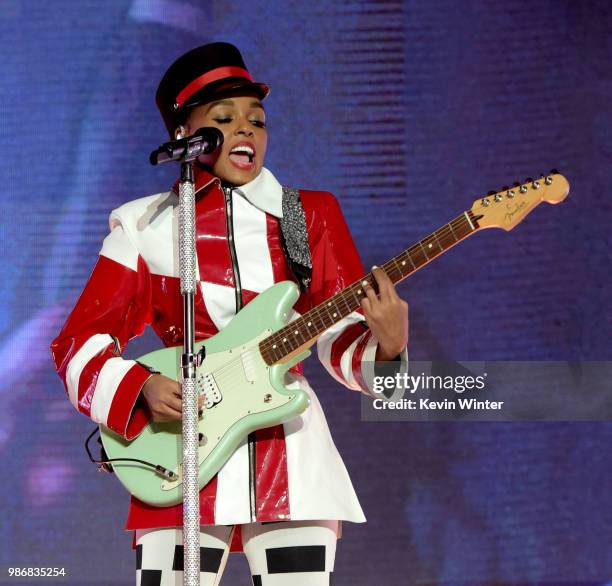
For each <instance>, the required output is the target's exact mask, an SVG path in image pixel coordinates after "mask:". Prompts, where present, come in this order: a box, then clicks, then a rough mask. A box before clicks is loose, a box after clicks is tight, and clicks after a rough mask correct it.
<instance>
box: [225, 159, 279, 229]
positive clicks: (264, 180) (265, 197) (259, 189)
mask: <svg viewBox="0 0 612 586" xmlns="http://www.w3.org/2000/svg"><path fill="white" fill-rule="evenodd" d="M234 191H237V192H238V193H240V195H242V196H244V197H245V198H246V199H248V200H249V201H250V202H251V203H252V204H253V205H254V206H255V207H256V208H259V209H260V210H262V211H264V212H268V213H269V214H272V215H273V216H276V217H277V218H282V217H283V187H282V185H281V184H280V183H279V182H278V180H277V179H276V177H274V175H273V174H272V172H271V171H269V170H268V169H266V168H265V167H262V169H261V172H260V173H259V175H257V177H255V179H253V180H252V181H249V182H248V183H245V184H244V185H241V186H240V187H235V188H234Z"/></svg>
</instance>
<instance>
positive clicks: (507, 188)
mask: <svg viewBox="0 0 612 586" xmlns="http://www.w3.org/2000/svg"><path fill="white" fill-rule="evenodd" d="M509 189H510V187H508V186H507V185H504V186H503V187H502V188H501V189H500V191H508V190H509Z"/></svg>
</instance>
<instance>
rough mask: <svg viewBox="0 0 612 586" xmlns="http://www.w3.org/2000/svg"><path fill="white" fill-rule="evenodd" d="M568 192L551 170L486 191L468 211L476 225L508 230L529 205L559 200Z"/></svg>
mask: <svg viewBox="0 0 612 586" xmlns="http://www.w3.org/2000/svg"><path fill="white" fill-rule="evenodd" d="M568 193H569V183H568V182H567V179H566V178H565V177H563V175H561V174H560V173H559V172H558V171H556V170H555V169H553V170H552V171H551V172H550V173H549V174H548V175H542V176H541V177H539V178H537V179H532V178H531V177H529V178H527V179H525V182H524V183H522V184H521V183H518V182H517V183H514V185H513V186H512V187H503V188H502V189H501V191H498V192H495V191H490V192H489V193H488V194H487V195H486V196H485V197H483V198H481V199H477V200H476V201H475V202H474V204H473V205H472V210H471V211H472V213H473V214H474V216H475V219H476V221H477V222H478V226H479V227H480V228H503V229H504V230H512V228H514V227H515V226H516V225H517V224H519V223H520V222H522V220H523V218H525V216H527V214H529V212H531V210H532V209H533V208H535V207H536V206H537V205H539V204H540V203H542V202H543V201H545V202H547V203H552V204H556V203H561V202H562V201H563V200H564V199H565V198H566V197H567V194H568Z"/></svg>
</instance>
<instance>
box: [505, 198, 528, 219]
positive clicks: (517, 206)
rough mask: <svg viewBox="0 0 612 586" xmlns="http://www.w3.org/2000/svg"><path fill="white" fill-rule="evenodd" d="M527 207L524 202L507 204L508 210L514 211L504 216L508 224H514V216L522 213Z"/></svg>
mask: <svg viewBox="0 0 612 586" xmlns="http://www.w3.org/2000/svg"><path fill="white" fill-rule="evenodd" d="M526 205H527V204H526V203H525V202H524V201H522V202H520V203H517V204H515V205H513V204H511V203H508V204H506V209H508V210H512V211H509V212H506V215H505V216H504V218H505V220H506V223H507V224H509V223H510V222H512V218H513V217H514V215H515V214H516V213H517V212H519V211H521V210H522V209H523V208H524V207H525V206H526ZM512 208H514V209H512Z"/></svg>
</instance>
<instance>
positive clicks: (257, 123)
mask: <svg viewBox="0 0 612 586" xmlns="http://www.w3.org/2000/svg"><path fill="white" fill-rule="evenodd" d="M251 124H254V125H255V126H257V127H258V128H265V127H266V123H265V122H264V121H263V120H251Z"/></svg>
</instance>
